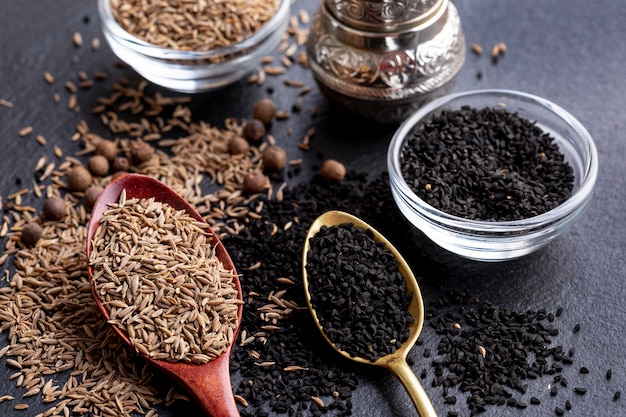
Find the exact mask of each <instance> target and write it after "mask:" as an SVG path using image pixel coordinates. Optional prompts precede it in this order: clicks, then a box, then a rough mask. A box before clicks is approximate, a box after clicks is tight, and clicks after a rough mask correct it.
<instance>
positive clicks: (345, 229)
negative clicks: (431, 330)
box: [306, 223, 413, 362]
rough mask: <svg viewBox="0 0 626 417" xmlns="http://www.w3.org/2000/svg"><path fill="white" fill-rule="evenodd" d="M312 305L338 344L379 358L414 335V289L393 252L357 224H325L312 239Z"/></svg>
mask: <svg viewBox="0 0 626 417" xmlns="http://www.w3.org/2000/svg"><path fill="white" fill-rule="evenodd" d="M309 243H310V248H311V249H310V250H309V251H308V253H307V264H306V270H307V274H308V277H309V288H308V290H309V293H310V295H311V305H312V306H313V308H314V309H315V311H316V313H317V317H318V319H319V322H320V325H321V326H322V328H323V330H324V333H325V334H326V335H327V336H328V338H329V339H330V340H331V341H332V342H333V343H334V344H335V346H337V348H339V349H341V350H343V351H345V352H347V353H349V354H350V355H351V356H356V357H361V358H365V359H368V360H370V361H372V362H375V361H376V360H377V359H379V358H381V357H383V356H386V355H389V354H392V353H393V352H395V351H396V350H397V349H398V348H399V347H400V346H401V345H402V343H403V342H405V341H406V340H407V339H408V338H409V330H408V326H409V325H410V324H411V323H413V318H412V317H411V314H410V313H409V311H408V308H409V304H410V302H411V299H412V298H413V294H406V291H407V289H406V284H405V282H404V278H403V277H402V275H401V274H400V270H399V266H398V262H397V261H396V259H395V257H394V255H393V253H392V252H391V251H390V250H389V249H388V248H386V247H385V246H384V245H383V244H381V243H378V242H376V241H375V240H374V238H373V234H372V231H371V230H369V229H366V230H363V229H361V228H359V227H357V226H355V225H353V224H351V223H346V224H341V225H337V226H329V227H327V226H322V227H321V228H320V230H319V232H318V233H316V234H315V236H313V237H311V238H310V239H309Z"/></svg>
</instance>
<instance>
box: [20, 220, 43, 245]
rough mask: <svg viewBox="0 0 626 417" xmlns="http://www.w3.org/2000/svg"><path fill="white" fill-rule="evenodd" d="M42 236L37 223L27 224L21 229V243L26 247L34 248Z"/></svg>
mask: <svg viewBox="0 0 626 417" xmlns="http://www.w3.org/2000/svg"><path fill="white" fill-rule="evenodd" d="M42 234H43V231H42V230H41V226H39V225H38V224H37V223H28V224H27V225H25V226H24V227H23V228H22V234H21V237H22V242H23V243H24V244H25V245H26V246H35V244H36V243H37V242H38V241H39V239H41V235H42Z"/></svg>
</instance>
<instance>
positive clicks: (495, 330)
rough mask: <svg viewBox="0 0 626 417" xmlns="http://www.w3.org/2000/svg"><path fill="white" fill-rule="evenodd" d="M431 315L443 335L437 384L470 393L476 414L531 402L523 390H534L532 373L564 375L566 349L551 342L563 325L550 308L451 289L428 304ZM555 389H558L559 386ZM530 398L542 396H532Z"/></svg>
mask: <svg viewBox="0 0 626 417" xmlns="http://www.w3.org/2000/svg"><path fill="white" fill-rule="evenodd" d="M425 317H426V318H427V322H426V324H427V325H429V326H430V327H432V328H433V329H435V331H436V332H437V334H439V335H440V337H441V339H440V341H439V343H438V345H437V355H436V356H434V355H431V356H433V359H432V360H431V365H432V368H433V373H434V374H435V376H434V377H433V378H432V380H431V385H432V386H435V387H436V386H442V387H443V388H444V389H447V388H452V387H456V388H458V389H459V390H460V391H461V392H462V393H467V400H466V403H467V406H468V408H469V410H470V415H476V414H478V413H479V412H480V410H483V409H486V407H487V406H488V405H505V404H506V405H508V406H511V407H518V408H525V407H527V404H526V403H524V402H522V401H521V400H520V398H518V395H523V394H525V393H526V392H527V391H528V384H527V383H526V382H525V381H526V380H528V379H536V378H540V377H542V376H544V375H553V377H554V379H555V383H556V382H557V381H561V380H562V375H561V374H560V373H561V371H562V369H563V367H562V366H561V365H560V364H559V363H558V362H561V361H562V360H563V351H564V350H563V347H562V346H555V347H551V337H552V336H554V335H557V334H558V329H557V328H556V327H554V324H552V323H550V322H549V319H550V314H549V313H548V312H546V311H543V310H539V311H533V310H528V311H524V312H515V311H512V310H509V309H506V308H503V307H500V306H497V305H494V304H492V303H489V302H487V301H483V300H480V299H479V298H478V297H475V296H473V295H471V294H469V293H468V292H466V291H452V290H451V291H448V292H447V293H446V294H445V295H444V296H442V297H441V298H440V299H438V300H436V301H434V302H433V303H431V304H430V305H429V306H428V308H427V310H426V314H425ZM455 323H456V324H458V326H457V327H458V328H457V327H455V326H454V324H455ZM479 346H480V347H482V349H481V348H479ZM483 349H484V350H483ZM481 352H484V356H483V353H481ZM552 390H554V392H555V394H554V395H556V393H557V392H558V388H557V387H556V386H553V387H552ZM530 403H531V404H533V405H536V404H540V401H539V399H538V398H537V397H531V399H530Z"/></svg>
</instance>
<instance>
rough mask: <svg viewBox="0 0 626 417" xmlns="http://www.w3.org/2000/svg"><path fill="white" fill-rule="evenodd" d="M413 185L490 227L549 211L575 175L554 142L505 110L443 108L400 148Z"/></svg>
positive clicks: (432, 200) (445, 207)
mask: <svg viewBox="0 0 626 417" xmlns="http://www.w3.org/2000/svg"><path fill="white" fill-rule="evenodd" d="M400 158H401V161H400V163H401V170H402V176H403V178H404V180H405V181H406V182H407V184H408V185H409V187H410V188H411V189H412V190H413V191H414V192H415V193H416V194H417V195H418V196H419V197H420V198H422V199H423V200H424V201H425V202H426V203H428V204H430V205H431V206H433V207H435V208H437V209H439V210H442V211H444V212H446V213H449V214H452V215H455V216H459V217H463V218H468V219H479V220H486V221H505V220H519V219H524V218H528V217H533V216H536V215H538V214H541V213H544V212H547V211H549V210H551V209H553V208H554V207H556V206H558V205H559V204H561V203H562V202H563V201H565V200H566V199H567V198H569V196H570V195H571V193H572V190H573V184H574V175H573V170H572V167H571V166H570V165H569V164H568V163H567V162H566V161H565V158H564V156H563V154H562V153H561V152H560V151H559V149H558V146H557V145H556V144H555V143H554V139H553V138H552V137H551V136H550V135H549V134H547V133H546V132H544V131H543V130H541V129H540V128H539V127H538V126H536V124H535V123H534V122H532V121H530V120H528V119H525V118H523V117H521V116H519V115H518V114H517V113H511V112H509V111H508V110H506V109H501V108H497V109H496V108H484V109H480V110H479V109H474V108H471V107H468V106H466V107H463V108H461V109H459V110H443V111H441V112H440V113H438V114H436V115H433V116H431V117H430V118H429V119H428V120H425V121H424V122H422V123H421V124H420V125H419V126H417V127H416V129H415V131H414V133H413V136H412V137H410V138H409V139H408V140H407V141H406V142H405V144H404V145H403V149H402V154H401V157H400Z"/></svg>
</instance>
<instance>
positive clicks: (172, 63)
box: [98, 0, 291, 93]
mask: <svg viewBox="0 0 626 417" xmlns="http://www.w3.org/2000/svg"><path fill="white" fill-rule="evenodd" d="M276 1H277V4H278V5H277V9H276V12H275V14H274V15H273V16H272V17H271V18H270V19H269V20H268V21H267V22H265V24H263V26H261V27H260V28H259V29H257V30H256V31H255V32H254V33H252V34H251V35H250V36H248V37H246V38H245V39H243V40H242V41H240V42H238V43H235V44H232V45H230V46H225V47H219V48H215V49H209V50H206V51H204V50H181V49H175V48H167V47H162V46H157V45H154V44H151V43H149V42H146V41H144V40H142V39H140V38H138V37H136V36H135V35H133V34H131V33H129V32H128V31H126V30H125V29H123V28H122V26H121V25H120V24H119V23H118V21H117V20H116V18H115V17H114V14H113V12H112V6H111V0H98V15H99V17H100V21H101V25H102V31H103V33H104V36H105V39H106V41H107V43H108V44H109V46H110V47H111V50H112V51H113V53H114V54H115V55H116V56H117V57H118V58H119V59H120V60H122V61H124V62H125V63H126V64H128V65H129V66H130V67H132V68H133V69H134V70H135V71H136V72H137V73H138V74H139V75H141V76H142V77H144V78H145V79H146V80H148V81H150V82H152V83H154V84H157V85H160V86H162V87H165V88H168V89H170V90H172V91H176V92H181V93H201V92H206V91H213V90H216V89H219V88H222V87H224V86H227V85H229V84H232V83H235V82H237V81H239V80H241V79H242V78H244V77H245V76H247V75H250V73H251V72H252V71H254V69H255V68H256V67H257V66H258V65H259V64H260V62H261V60H262V58H263V57H265V56H267V55H271V54H272V52H273V51H274V50H275V49H276V47H277V46H278V44H279V43H280V40H281V38H282V36H283V35H284V32H285V30H286V29H287V25H288V23H289V17H290V9H291V6H290V4H291V2H290V0H276ZM156 23H158V22H155V24H156ZM223 24H224V25H227V24H228V23H227V22H223Z"/></svg>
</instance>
